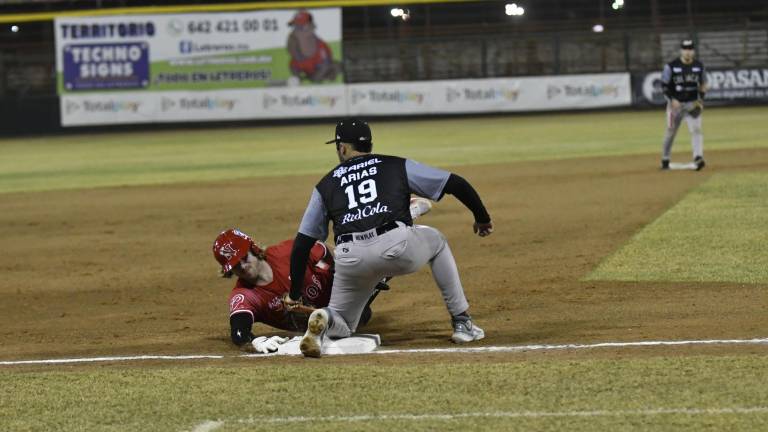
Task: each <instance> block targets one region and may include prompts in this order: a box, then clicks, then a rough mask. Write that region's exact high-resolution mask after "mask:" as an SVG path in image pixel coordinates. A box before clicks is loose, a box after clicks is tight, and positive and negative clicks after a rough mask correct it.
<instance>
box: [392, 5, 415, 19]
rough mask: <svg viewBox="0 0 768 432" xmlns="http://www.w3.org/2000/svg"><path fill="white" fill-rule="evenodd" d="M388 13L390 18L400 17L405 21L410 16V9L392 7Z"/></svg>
mask: <svg viewBox="0 0 768 432" xmlns="http://www.w3.org/2000/svg"><path fill="white" fill-rule="evenodd" d="M389 14H390V15H392V18H400V19H402V20H403V21H407V20H408V19H409V18H410V17H411V11H409V10H408V9H403V8H392V10H390V11H389Z"/></svg>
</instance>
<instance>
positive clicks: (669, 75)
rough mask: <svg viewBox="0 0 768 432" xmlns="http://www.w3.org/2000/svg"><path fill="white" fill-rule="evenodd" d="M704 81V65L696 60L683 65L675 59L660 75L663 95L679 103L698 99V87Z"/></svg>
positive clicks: (705, 77) (705, 79)
mask: <svg viewBox="0 0 768 432" xmlns="http://www.w3.org/2000/svg"><path fill="white" fill-rule="evenodd" d="M706 81H707V76H706V74H705V73H704V65H703V64H702V63H701V62H700V61H698V60H694V61H693V62H691V63H689V64H685V63H683V61H682V60H680V59H679V58H677V59H675V60H673V61H671V62H669V63H667V64H666V65H665V66H664V71H663V72H662V74H661V86H662V88H663V90H664V94H665V95H666V96H667V97H669V98H672V99H677V100H679V101H680V102H689V101H694V100H696V99H698V98H699V94H700V93H699V91H700V86H701V85H703V84H705V83H706Z"/></svg>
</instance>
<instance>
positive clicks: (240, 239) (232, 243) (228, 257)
mask: <svg viewBox="0 0 768 432" xmlns="http://www.w3.org/2000/svg"><path fill="white" fill-rule="evenodd" d="M249 250H250V251H252V252H253V253H254V254H259V253H261V252H262V250H261V249H260V248H259V247H258V246H256V244H255V243H254V242H253V240H252V239H251V238H250V237H248V235H247V234H244V233H243V232H241V231H240V230H238V229H236V228H231V229H228V230H226V231H222V232H221V234H219V236H218V237H216V241H214V242H213V257H214V258H216V261H218V262H219V264H221V272H222V273H224V274H227V273H229V272H230V271H232V267H234V266H236V265H237V264H238V263H240V260H242V259H243V258H245V256H246V255H248V251H249Z"/></svg>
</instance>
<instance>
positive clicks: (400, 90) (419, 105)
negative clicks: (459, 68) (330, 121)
mask: <svg viewBox="0 0 768 432" xmlns="http://www.w3.org/2000/svg"><path fill="white" fill-rule="evenodd" d="M347 88H348V89H347V101H348V103H349V112H350V114H355V115H356V114H373V115H397V114H444V113H479V112H505V111H541V110H565V109H588V108H598V107H609V106H621V105H629V104H630V103H631V101H632V92H631V87H630V79H629V74H626V73H618V74H599V75H562V76H538V77H521V78H491V79H473V80H446V81H423V82H395V83H369V84H353V85H349V86H347Z"/></svg>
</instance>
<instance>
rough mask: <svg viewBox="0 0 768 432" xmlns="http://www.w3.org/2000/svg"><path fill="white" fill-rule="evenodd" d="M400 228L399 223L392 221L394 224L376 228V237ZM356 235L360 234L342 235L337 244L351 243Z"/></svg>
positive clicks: (390, 223)
mask: <svg viewBox="0 0 768 432" xmlns="http://www.w3.org/2000/svg"><path fill="white" fill-rule="evenodd" d="M399 226H400V225H398V223H397V221H392V222H388V223H385V224H384V225H380V226H378V227H376V235H377V236H380V235H382V234H384V233H385V232H389V231H392V230H393V229H395V228H397V227H399ZM355 234H360V233H349V234H342V235H340V236H338V237H336V244H337V245H340V244H342V243H347V242H351V241H352V240H354V238H355Z"/></svg>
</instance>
